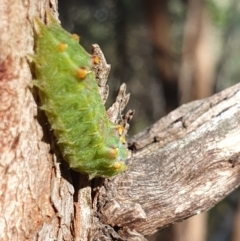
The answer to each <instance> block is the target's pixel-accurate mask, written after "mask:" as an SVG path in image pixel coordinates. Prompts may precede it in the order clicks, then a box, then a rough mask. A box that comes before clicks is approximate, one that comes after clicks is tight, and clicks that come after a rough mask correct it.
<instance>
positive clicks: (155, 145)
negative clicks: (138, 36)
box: [0, 0, 240, 241]
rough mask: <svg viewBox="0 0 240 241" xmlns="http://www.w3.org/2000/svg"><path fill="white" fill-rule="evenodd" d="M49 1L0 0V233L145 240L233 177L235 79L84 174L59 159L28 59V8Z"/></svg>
mask: <svg viewBox="0 0 240 241" xmlns="http://www.w3.org/2000/svg"><path fill="white" fill-rule="evenodd" d="M48 9H52V10H53V11H56V3H55V1H54V0H52V1H47V0H45V1H39V0H36V1H34V0H32V1H18V0H17V1H16V0H8V1H6V0H3V1H2V2H1V8H0V23H1V25H0V32H1V37H0V53H1V55H0V159H1V166H0V179H1V184H0V191H1V199H0V213H1V216H0V230H1V232H0V239H1V240H81V241H85V240H145V239H144V237H143V236H144V235H149V234H152V233H153V232H155V231H156V230H157V228H163V227H165V226H167V225H170V224H171V223H173V222H176V221H179V220H181V219H184V218H187V217H189V216H192V215H194V214H196V213H199V212H201V211H203V210H206V209H208V208H210V207H212V206H213V205H215V204H216V203H217V202H218V201H219V200H221V199H222V198H223V197H224V196H226V195H227V194H228V193H229V192H230V191H231V190H232V189H234V188H235V187H237V186H238V185H239V171H240V166H239V165H238V163H239V159H240V158H239V151H240V146H239V141H240V135H239V134H240V131H239V129H240V123H239V117H240V112H239V109H240V108H239V107H240V104H239V103H240V85H236V86H234V87H232V88H231V89H228V90H226V91H224V92H222V93H220V94H218V95H215V96H213V97H211V98H209V99H206V100H201V101H196V102H192V103H190V104H187V105H184V106H182V107H180V108H179V109H177V110H176V111H174V112H172V113H170V114H169V115H168V116H166V117H164V118H163V119H161V120H160V121H158V122H157V123H156V124H155V125H153V126H152V127H150V128H148V129H147V130H146V131H145V132H143V133H140V134H138V135H136V136H135V137H134V138H132V140H131V141H130V147H131V148H132V149H133V152H132V156H131V158H130V159H129V160H128V165H129V170H128V171H127V172H126V173H123V174H122V175H119V176H117V177H116V178H115V179H112V180H111V181H110V180H102V179H95V180H93V181H92V182H90V181H89V180H88V179H87V177H86V176H83V175H80V174H77V173H74V172H71V171H70V170H69V169H68V167H67V166H66V164H65V163H64V162H61V165H60V163H59V162H58V161H59V160H60V159H61V158H60V157H58V155H57V156H56V155H53V154H52V151H51V152H50V144H51V146H53V147H54V145H52V143H51V142H52V141H51V135H49V128H48V127H47V125H46V120H44V118H43V116H42V113H41V112H39V111H38V109H37V105H36V103H35V100H34V98H33V96H34V91H33V90H32V87H31V80H32V75H31V71H30V66H29V64H28V61H27V58H26V56H27V54H29V53H30V54H31V53H33V45H34V44H33V29H32V24H31V22H32V19H33V16H36V15H37V16H39V17H40V18H42V19H43V18H44V13H45V10H48ZM36 102H37V99H36ZM92 190H93V191H92ZM92 197H93V200H92Z"/></svg>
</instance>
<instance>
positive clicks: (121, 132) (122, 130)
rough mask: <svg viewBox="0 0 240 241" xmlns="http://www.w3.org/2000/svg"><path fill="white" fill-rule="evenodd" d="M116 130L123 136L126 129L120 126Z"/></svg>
mask: <svg viewBox="0 0 240 241" xmlns="http://www.w3.org/2000/svg"><path fill="white" fill-rule="evenodd" d="M116 130H117V132H118V134H119V135H120V136H121V135H122V134H123V132H124V127H123V126H122V125H118V126H117V127H116Z"/></svg>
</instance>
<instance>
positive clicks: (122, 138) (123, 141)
mask: <svg viewBox="0 0 240 241" xmlns="http://www.w3.org/2000/svg"><path fill="white" fill-rule="evenodd" d="M120 141H121V142H122V144H126V139H125V137H124V136H121V137H120Z"/></svg>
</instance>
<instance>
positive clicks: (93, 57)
mask: <svg viewBox="0 0 240 241" xmlns="http://www.w3.org/2000/svg"><path fill="white" fill-rule="evenodd" d="M99 61H100V60H99V57H98V56H97V55H93V56H92V62H93V64H94V65H97V64H99Z"/></svg>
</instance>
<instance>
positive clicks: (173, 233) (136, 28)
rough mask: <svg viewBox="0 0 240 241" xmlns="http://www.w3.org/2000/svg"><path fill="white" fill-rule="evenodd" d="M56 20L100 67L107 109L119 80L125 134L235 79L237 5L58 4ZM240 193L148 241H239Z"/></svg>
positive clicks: (238, 69)
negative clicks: (105, 70)
mask: <svg viewBox="0 0 240 241" xmlns="http://www.w3.org/2000/svg"><path fill="white" fill-rule="evenodd" d="M59 13H60V20H61V22H62V25H63V27H64V28H65V29H67V30H68V31H69V32H72V33H77V34H78V35H80V39H81V40H80V41H81V44H82V45H83V46H84V47H85V49H87V51H88V52H91V45H92V44H93V43H97V44H99V45H100V47H101V49H102V51H103V53H104V55H105V57H106V59H107V61H108V63H110V64H111V66H112V68H111V72H110V76H109V81H108V84H109V87H110V98H109V101H108V103H107V105H108V106H109V105H110V104H111V103H112V102H113V99H114V96H116V93H117V90H118V88H119V86H120V84H121V83H123V82H125V83H127V90H128V92H130V93H131V99H130V103H129V104H128V108H127V109H135V110H136V114H135V115H134V118H133V120H132V121H131V123H130V124H131V128H130V133H129V135H130V136H131V135H133V134H136V133H138V132H139V131H142V130H143V129H145V128H146V127H147V126H149V125H151V124H153V123H154V122H156V121H157V120H158V119H159V118H161V117H162V116H164V115H166V114H167V113H169V112H170V111H172V110H174V109H175V108H177V107H178V106H179V105H181V104H183V103H187V102H190V101H192V100H195V99H201V98H206V97H208V96H211V95H213V94H214V93H216V92H219V91H221V90H223V89H225V88H227V87H229V86H232V85H234V84H236V83H238V82H239V80H240V60H239V55H240V0H205V1H203V0H188V1H187V0H138V1H129V0H102V1H98V0H81V1H80V0H68V1H65V0H59ZM239 194H240V189H237V190H235V191H234V192H233V193H232V194H231V195H229V196H228V197H227V198H225V199H224V200H223V201H222V202H221V203H219V204H218V205H217V206H216V207H214V208H212V209H211V210H210V211H209V212H205V213H203V214H200V215H197V216H194V217H192V218H190V219H188V220H186V221H184V222H181V223H178V224H175V225H172V226H171V227H169V228H167V229H164V230H161V231H159V232H158V233H157V234H155V235H153V236H151V237H147V238H148V239H149V240H151V241H192V240H194V241H240V195H239Z"/></svg>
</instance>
